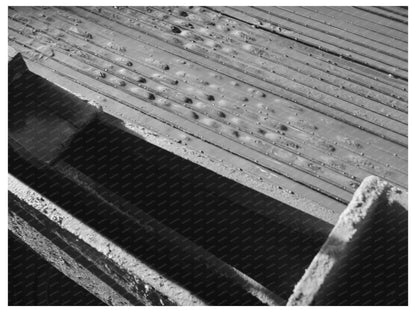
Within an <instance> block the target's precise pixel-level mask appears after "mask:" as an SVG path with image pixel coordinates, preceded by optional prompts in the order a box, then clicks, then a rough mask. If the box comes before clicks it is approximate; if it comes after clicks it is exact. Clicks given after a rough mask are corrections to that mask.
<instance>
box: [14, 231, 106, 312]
mask: <svg viewBox="0 0 416 312" xmlns="http://www.w3.org/2000/svg"><path fill="white" fill-rule="evenodd" d="M8 243H9V244H8V245H9V247H8V248H9V252H8V253H9V255H8V262H9V264H8V276H9V287H8V296H9V300H8V301H9V302H8V304H9V305H10V306H77V305H93V306H103V305H105V304H104V303H103V302H102V301H101V300H99V299H97V298H96V297H95V296H94V295H92V294H90V293H89V292H88V291H87V290H85V289H84V288H83V287H81V286H79V285H78V284H77V283H75V282H74V281H73V280H71V279H69V278H68V277H66V276H65V275H64V274H62V273H61V272H60V271H58V270H57V269H55V268H54V267H53V266H52V265H51V264H49V263H48V262H47V261H45V260H44V259H43V258H42V257H41V256H39V255H38V254H37V253H36V252H35V251H33V250H32V249H31V248H29V247H28V246H27V245H26V244H25V243H24V242H22V241H21V240H20V239H19V238H17V237H16V236H14V235H13V234H12V233H11V232H9V235H8Z"/></svg>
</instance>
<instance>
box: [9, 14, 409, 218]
mask: <svg viewBox="0 0 416 312" xmlns="http://www.w3.org/2000/svg"><path fill="white" fill-rule="evenodd" d="M220 10H227V12H228V13H230V14H228V15H227V16H224V15H221V14H218V13H216V12H214V11H212V10H208V9H203V8H202V9H201V8H193V9H187V8H173V9H170V8H117V9H110V8H63V9H54V8H45V9H43V8H42V9H41V8H24V7H22V8H16V9H11V11H10V16H11V19H10V20H9V27H10V37H11V38H10V40H11V41H10V42H11V44H12V45H13V46H14V47H19V49H21V50H22V51H24V53H25V55H26V56H27V57H29V58H30V59H31V61H32V62H34V63H39V64H42V65H43V66H46V68H49V69H51V70H58V73H60V74H61V75H62V76H63V77H67V79H69V80H74V81H79V85H78V88H81V86H85V87H89V88H90V89H91V87H92V90H96V91H97V92H98V93H99V94H100V96H104V97H107V98H108V97H109V96H110V95H111V94H116V97H117V98H119V99H120V100H121V99H122V100H123V102H125V103H129V105H132V106H131V107H137V104H134V103H138V102H137V100H138V99H140V101H141V102H140V103H141V104H140V105H139V107H140V109H141V110H143V112H150V111H153V112H154V113H155V114H156V115H157V116H158V119H160V117H161V116H164V117H163V122H167V123H172V122H173V123H174V124H175V126H176V127H179V128H181V129H184V125H187V127H188V128H187V130H186V131H187V132H188V133H192V134H196V135H197V136H198V137H200V138H202V139H203V140H205V141H208V142H210V143H211V144H212V143H214V142H215V143H216V144H218V145H219V147H220V148H223V149H226V150H228V151H230V152H233V153H237V154H238V155H240V156H242V157H244V158H245V159H247V160H249V161H252V162H254V163H255V162H256V161H257V164H260V165H262V166H263V167H264V169H267V170H272V171H273V172H274V173H278V174H280V175H282V176H283V177H285V178H287V179H289V180H292V181H293V182H294V183H295V184H298V186H297V187H296V189H295V190H294V192H295V193H301V191H300V190H301V189H303V188H304V187H305V186H306V188H309V189H310V191H309V192H308V195H307V196H311V197H310V198H313V201H316V202H319V203H325V202H326V201H327V203H328V204H327V205H325V206H326V207H327V209H330V210H332V208H331V206H332V205H333V201H332V200H330V199H329V197H331V198H332V199H335V200H340V201H341V202H342V203H344V204H345V203H347V202H348V200H349V198H350V197H351V195H352V193H353V191H354V189H355V188H356V187H357V185H358V183H359V182H360V181H361V180H362V179H363V178H364V177H365V176H367V175H369V174H377V175H379V176H383V177H385V178H386V179H388V180H389V181H390V182H392V183H395V184H397V185H400V186H402V187H404V188H406V187H407V102H406V101H407V96H406V94H407V91H406V89H401V90H400V88H399V86H403V85H405V83H403V81H399V80H397V79H394V78H393V77H387V75H384V74H382V73H379V74H378V76H377V75H375V73H376V70H375V69H370V68H366V69H365V66H363V65H357V64H354V61H353V60H339V61H338V60H337V61H336V62H335V61H334V62H332V61H331V62H332V63H328V62H327V61H326V60H327V59H326V58H327V57H328V59H331V60H332V59H333V58H332V57H331V56H330V55H329V54H328V53H326V52H324V53H323V54H322V51H320V50H319V49H318V48H313V47H309V46H305V45H304V44H303V43H299V42H294V41H293V40H291V39H288V38H284V37H281V36H280V35H278V34H272V33H270V32H266V31H264V30H263V29H256V28H251V27H250V25H249V24H250V23H247V22H246V21H241V20H240V19H239V18H238V16H237V15H235V14H234V15H232V14H231V12H235V9H233V10H229V9H225V8H221V9H220ZM250 10H251V11H250V12H254V11H252V9H250ZM272 10H273V12H275V13H277V12H281V9H275V8H272ZM279 10H280V11H279ZM257 11H258V10H257ZM257 11H256V12H257ZM302 12H303V13H305V11H302ZM279 14H280V13H279ZM299 16H300V15H299ZM38 17H40V18H38ZM292 17H293V16H292ZM297 18H300V17H297ZM302 18H303V17H302ZM210 20H211V22H209V21H210ZM300 21H301V20H299V22H300ZM302 21H303V20H302ZM211 23H214V25H212V24H211ZM227 23H228V24H229V27H230V28H234V27H237V26H238V27H241V29H242V30H243V31H244V33H245V35H247V37H246V38H248V39H245V40H248V42H245V40H244V38H243V37H242V36H241V34H242V33H238V35H235V36H233V37H230V34H229V31H227V30H226V24H227ZM75 24H76V25H75ZM188 24H191V26H189V25H188ZM175 27H176V28H175ZM320 27H321V26H320ZM322 27H324V28H322V29H321V30H322V31H323V32H325V29H328V31H329V30H330V31H333V30H331V27H330V25H325V26H322ZM172 29H175V30H176V29H178V30H179V32H180V34H179V35H178V34H175V32H172V31H171V30H172ZM204 29H205V30H204ZM115 33H116V34H117V36H116V37H115V36H114V34H115ZM236 34H237V33H236ZM345 35H347V33H345ZM252 37H255V38H256V39H257V40H252V39H250V38H252ZM273 39H276V45H270V44H268V43H267V42H270V40H272V41H271V42H273ZM192 41H195V42H192ZM179 42H180V43H179ZM215 42H217V43H218V42H220V43H221V47H218V46H216V45H215ZM368 43H369V42H368ZM291 44H294V46H293V47H295V48H294V49H293V47H292V46H291ZM372 44H373V43H372ZM45 45H50V46H53V49H54V56H53V57H51V58H50V59H44V58H42V59H37V58H36V57H31V55H32V54H33V53H34V51H38V49H39V48H40V47H42V46H45ZM267 47H269V48H268V49H266V48H267ZM373 47H375V46H373ZM245 48H246V49H245ZM256 49H257V50H256ZM280 49H284V50H282V51H293V53H292V54H291V56H290V57H286V56H285V52H279V51H280ZM233 51H234V52H233ZM309 51H312V52H314V53H313V54H312V56H311V55H309V54H310V52H309ZM259 52H261V53H259ZM361 52H362V53H365V50H362V51H361ZM396 52H397V51H396ZM207 53H209V57H207V56H208V54H207ZM325 53H326V54H325ZM292 55H293V56H292ZM322 55H324V56H322ZM334 60H335V59H334ZM338 62H339V63H338ZM349 66H354V67H353V68H354V70H353V71H352V75H351V77H353V80H350V78H349V76H350V75H349V73H350V71H349V69H350V67H349ZM36 68H37V70H40V71H44V70H48V69H46V68H45V69H42V67H38V66H37V67H36ZM322 68H328V69H327V70H322ZM271 69H273V70H271ZM329 69H330V70H329ZM364 70H365V71H364ZM370 77H373V78H371V80H370ZM374 77H376V78H377V79H374ZM140 81H142V82H140ZM370 81H372V82H370ZM389 81H391V84H390V85H389ZM368 83H370V84H371V85H372V86H373V85H374V87H371V88H369V87H368ZM223 85H230V86H231V87H229V88H228V87H227V88H225V87H222V86H223ZM340 86H341V87H340ZM76 88H77V87H76V85H75V86H74V89H73V90H72V92H76ZM109 88H110V89H109ZM87 89H88V88H87ZM109 90H112V91H111V92H109ZM83 92H87V91H83ZM88 92H89V91H88ZM391 92H393V93H391ZM110 93H111V94H110ZM149 97H150V98H149ZM246 98H247V100H248V102H245V99H246ZM156 115H153V116H156ZM282 129H283V130H282ZM286 129H287V130H286ZM203 133H204V134H203ZM214 137H216V138H219V140H214V139H213V138H214ZM230 147H231V148H230ZM212 156H214V155H212ZM260 176H261V177H262V178H266V175H263V174H261V175H260ZM302 192H303V191H302ZM314 192H315V193H316V195H313V196H312V194H313V193H314ZM305 194H306V193H305ZM325 198H326V199H325Z"/></svg>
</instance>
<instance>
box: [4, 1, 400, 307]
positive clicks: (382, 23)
mask: <svg viewBox="0 0 416 312" xmlns="http://www.w3.org/2000/svg"><path fill="white" fill-rule="evenodd" d="M380 10H381V11H380ZM405 16H407V9H403V8H398V7H396V8H381V9H380V8H371V7H370V8H349V7H325V8H308V7H285V8H276V7H273V8H268V7H267V8H266V7H257V8H247V7H238V8H237V7H236V8H228V7H218V8H203V7H130V8H126V7H82V8H79V7H61V8H53V7H46V8H41V7H30V8H29V7H16V8H9V45H10V46H11V47H12V49H11V50H10V51H9V60H10V57H12V56H13V55H15V53H16V52H20V53H21V55H23V58H24V59H25V61H26V62H27V65H28V67H29V69H30V71H32V72H33V73H30V74H29V75H21V74H19V71H17V73H18V74H14V73H13V75H12V77H13V78H12V79H9V80H10V81H12V82H13V84H12V85H11V88H12V91H13V92H11V94H12V98H11V99H9V106H10V103H12V110H11V117H12V118H9V119H11V120H12V123H11V124H9V130H10V128H11V130H12V131H11V136H9V139H10V137H11V138H12V139H13V140H12V141H9V142H10V143H11V145H13V146H14V148H15V149H16V146H29V149H28V150H29V153H27V150H26V151H24V153H23V152H22V151H21V150H19V149H18V148H17V149H16V151H17V152H19V153H20V156H22V155H23V156H24V157H27V156H28V155H29V157H33V156H34V157H35V158H38V159H40V160H41V161H43V162H47V163H48V162H49V163H51V162H52V160H56V159H57V156H58V155H60V152H61V151H62V150H63V149H62V148H61V147H58V146H57V144H56V142H58V143H60V142H62V143H64V145H65V148H67V151H66V153H65V155H63V158H64V160H65V161H66V162H68V163H70V165H71V166H73V167H74V168H75V169H76V170H79V172H82V173H83V174H85V175H87V176H88V177H89V178H90V179H93V181H94V183H97V184H101V185H104V186H105V188H106V189H108V190H109V191H110V192H112V193H115V194H117V195H118V196H121V197H122V198H124V199H127V200H128V201H130V202H131V203H132V204H133V206H134V205H136V206H137V207H138V206H140V209H143V211H145V212H146V213H147V214H149V215H151V216H152V217H154V218H155V219H157V220H158V221H160V222H161V223H163V224H164V225H165V226H168V227H169V228H171V229H173V230H174V231H176V232H178V233H180V234H181V235H183V236H184V237H186V238H187V239H188V240H191V241H192V242H193V243H195V244H197V245H198V246H200V247H202V248H204V249H206V250H207V251H209V252H210V253H212V254H213V255H214V256H215V257H217V258H218V259H220V260H221V261H224V262H225V263H227V265H230V266H232V267H235V268H236V269H238V270H240V273H241V272H242V273H243V274H246V275H244V276H246V277H249V278H251V279H252V280H251V281H253V282H250V283H248V285H250V286H252V289H251V291H250V292H251V293H252V294H257V297H261V295H262V294H263V288H262V287H267V288H268V289H270V290H271V291H272V292H274V293H275V294H277V297H278V298H279V297H281V298H283V299H284V300H286V299H287V298H288V297H289V296H290V293H291V290H292V289H293V286H294V285H295V283H296V282H297V281H298V280H299V278H300V277H301V275H302V273H303V270H304V269H306V268H307V266H308V264H309V263H310V261H311V260H312V258H313V256H314V255H315V254H316V252H317V251H318V250H319V247H320V246H321V244H322V243H323V242H324V240H325V236H326V234H327V233H328V232H329V230H330V228H331V224H332V225H333V224H335V223H336V221H337V220H338V217H339V215H340V214H341V212H342V211H343V210H344V208H345V206H346V205H347V203H348V202H349V201H350V199H351V197H352V194H353V193H354V191H355V190H356V188H357V187H358V186H359V184H360V182H361V181H362V180H363V179H364V178H365V177H366V176H368V175H369V174H374V175H378V176H380V177H383V178H384V179H386V180H387V181H389V183H392V184H393V185H395V186H398V187H400V188H403V189H406V188H407V110H408V106H407V17H405ZM13 49H15V51H13ZM9 69H10V67H9ZM9 73H10V72H9ZM9 76H10V74H9ZM43 78H45V79H47V80H49V81H51V82H53V83H54V84H56V85H58V86H60V87H62V88H64V89H66V90H67V91H69V93H72V94H73V95H76V96H77V97H78V98H81V99H82V100H83V101H81V102H79V99H74V98H72V99H71V97H70V96H69V99H68V95H66V97H62V100H63V99H65V100H63V101H61V97H60V96H58V97H56V96H55V97H53V96H50V95H51V94H54V93H55V94H59V95H63V94H64V93H62V92H61V91H59V92H57V91H58V88H57V87H56V86H52V85H51V84H49V83H46V82H45V81H44V80H43ZM10 81H9V82H10ZM39 86H42V88H40V89H42V90H43V89H47V90H49V92H43V93H42V92H34V93H32V94H31V93H30V92H28V90H32V92H33V90H35V89H36V88H37V87H39ZM23 90H24V92H23V95H22V92H21V91H23ZM19 92H20V94H19ZM9 93H10V92H9ZM33 95H34V96H33ZM25 96H26V98H25ZM27 97H29V98H30V99H31V101H29V102H27ZM10 100H11V101H10ZM73 102H76V103H77V105H75V106H74V107H75V109H73V108H72V109H71V105H72V103H73ZM40 104H41V105H40ZM90 104H92V105H93V106H94V107H95V108H94V109H92V111H94V112H95V110H96V108H97V107H98V108H99V110H101V111H104V112H105V113H108V114H110V115H112V116H114V117H116V120H117V123H118V124H117V126H116V127H109V128H108V127H107V126H105V125H101V124H99V123H98V124H96V123H93V124H89V121H90V120H91V118H90V117H91V116H94V115H90V116H88V114H84V112H85V111H86V110H89V109H91V107H89V105H90ZM77 107H79V108H81V109H77ZM84 109H85V111H84ZM68 113H69V114H68ZM62 114H63V115H62ZM50 116H52V118H49V117H50ZM9 117H10V116H9ZM46 120H49V122H47V123H44V122H45V121H46ZM87 123H88V125H87ZM10 125H11V127H10ZM46 125H49V129H48V128H47V127H46ZM31 129H32V130H35V131H34V132H31ZM58 129H60V130H59V131H57V130H58ZM120 130H121V131H120ZM65 131H67V133H66V134H65ZM54 132H55V133H59V135H61V137H60V138H59V137H58V136H56V135H55V134H54ZM127 132H129V133H130V134H133V135H134V136H136V137H139V138H140V139H138V140H134V139H132V138H131V136H130V135H128V134H127ZM75 133H77V134H79V135H77V136H75V135H74V134H75ZM34 138H35V139H36V140H38V141H36V140H33V139H34ZM74 138H75V139H74ZM141 139H144V140H145V141H147V142H150V143H152V144H155V145H157V146H159V147H162V148H163V149H165V150H168V151H170V152H173V153H174V154H176V155H179V156H180V157H183V158H186V159H189V160H190V161H192V162H193V163H197V164H200V165H202V166H203V167H205V168H208V169H210V170H212V171H214V172H216V173H219V174H220V175H222V176H225V177H227V178H230V179H232V180H234V181H237V182H239V183H242V184H243V185H245V186H248V187H250V188H252V189H255V190H257V191H259V192H262V193H263V194H266V195H267V196H270V198H269V197H267V196H264V195H263V194H259V193H256V192H254V191H252V190H249V189H245V188H243V187H242V186H241V185H237V184H233V183H231V182H230V181H227V180H226V179H225V181H224V180H221V178H222V177H216V176H215V175H213V174H212V172H209V171H206V170H205V169H204V168H202V169H201V168H198V167H197V166H195V165H194V164H189V163H187V162H183V161H181V160H180V159H176V158H175V157H173V156H172V155H169V153H167V152H166V151H162V150H160V149H158V148H156V147H155V146H152V145H150V144H148V143H147V142H143V141H141ZM15 141H17V142H18V144H17V145H14V142H15ZM43 143H46V144H43ZM69 143H70V144H69ZM115 146H117V148H115ZM45 147H46V148H45ZM53 148H56V151H54V149H53ZM42 149H43V150H42ZM21 152H22V153H21ZM60 156H61V155H60ZM13 157H14V156H13ZM179 164H180V165H179ZM11 168H12V171H13V174H16V175H18V176H19V178H20V179H24V180H25V181H29V182H30V184H29V185H30V186H31V187H32V186H36V188H38V189H39V190H42V192H44V193H46V194H48V196H51V198H53V199H54V201H57V202H59V203H60V207H61V206H62V207H64V211H65V210H68V211H70V213H71V214H75V215H78V216H81V217H82V221H83V222H85V223H87V224H89V225H93V226H95V230H97V229H98V230H99V233H100V234H103V233H105V235H107V236H110V237H111V238H112V239H114V240H115V242H116V247H118V246H120V247H122V249H123V250H127V251H129V252H132V255H134V257H137V258H138V259H143V258H145V259H146V261H147V262H148V263H150V264H151V265H155V267H156V270H155V271H156V272H155V276H158V274H161V273H160V272H163V274H166V278H167V280H169V281H176V282H177V281H179V284H181V283H182V286H183V287H184V288H183V289H182V290H181V291H180V293H181V295H177V296H174V295H172V291H171V290H170V289H169V287H167V288H166V287H164V285H162V284H158V283H154V282H152V283H151V285H153V287H155V288H156V289H158V290H160V292H161V293H162V294H168V297H169V298H173V299H172V300H174V299H177V298H179V299H178V303H179V304H187V303H189V302H188V301H187V300H188V299H189V298H188V297H187V295H186V294H188V293H187V291H190V293H192V294H193V292H194V291H195V293H196V294H197V296H199V297H201V298H203V300H201V301H199V299H198V298H197V299H195V300H196V301H192V300H191V299H189V300H191V301H192V304H194V303H197V304H205V303H208V304H217V305H218V304H245V305H256V304H260V302H259V301H258V300H257V299H256V298H254V297H253V296H251V295H248V293H247V292H243V291H242V290H241V288H240V286H241V284H240V285H238V283H237V284H235V283H233V282H230V280H226V279H224V278H223V277H219V276H218V275H215V274H213V273H212V271H213V270H212V267H209V266H206V265H205V264H203V263H202V262H199V263H196V262H192V261H190V262H189V263H186V262H187V260H188V259H189V258H187V257H184V258H183V259H179V258H180V256H178V251H177V250H175V248H174V246H172V245H171V244H166V242H165V241H163V240H161V239H160V240H159V239H155V240H153V238H152V239H151V240H149V241H146V239H143V238H142V237H141V236H143V234H146V235H148V232H146V231H142V230H143V229H137V230H132V229H131V228H130V227H131V226H132V224H134V222H132V220H138V219H140V218H138V216H140V214H137V215H135V214H134V213H132V212H131V211H132V210H133V209H130V210H129V211H128V213H127V215H128V218H130V219H129V220H126V218H125V217H120V215H119V214H117V213H115V212H114V211H112V210H111V209H110V210H109V209H105V210H103V211H101V212H100V209H99V208H100V206H97V207H98V208H94V209H91V207H92V205H93V204H91V202H90V203H88V199H80V198H79V196H76V197H73V196H72V195H69V196H67V195H68V194H73V193H71V191H69V190H70V189H71V190H72V189H73V188H71V187H70V186H69V184H63V185H60V186H56V185H53V184H52V185H48V183H45V182H46V181H51V179H49V180H48V178H47V177H44V176H42V175H43V174H45V172H44V171H42V170H38V171H37V170H32V169H28V168H26V167H22V166H21V163H20V162H19V161H14V159H13V161H12V165H11ZM57 168H58V167H55V169H56V170H58V169H57ZM46 172H47V171H46ZM33 176H39V177H40V178H39V179H37V178H34V177H33ZM132 176H133V178H132ZM158 177H159V178H158ZM178 180H179V181H181V182H180V183H177V181H178ZM81 193H82V192H81ZM81 193H80V194H81ZM213 194H215V195H213ZM394 194H397V193H394ZM70 197H71V198H70ZM86 198H89V197H88V196H86ZM389 198H390V197H389ZM273 199H275V200H278V201H279V202H278V201H275V200H273ZM389 205H390V203H389ZM391 205H392V206H393V207H396V205H395V204H394V202H392V203H391ZM290 206H291V207H290ZM82 207H84V209H81V208H82ZM293 207H294V208H295V209H294V208H293ZM396 208H397V207H396ZM123 209H124V207H123ZM397 209H398V208H397ZM81 210H83V211H81ZM399 210H400V209H399ZM68 211H67V212H68ZM104 211H105V212H106V213H104ZM126 212H127V210H126V211H122V214H124V213H126ZM90 214H91V215H94V218H91V215H90ZM399 215H401V214H399ZM322 220H323V221H324V222H322ZM406 220H407V217H406V218H404V217H403V218H397V219H395V221H397V222H405V221H406ZM259 224H261V226H259ZM145 227H146V226H145ZM145 227H144V228H145ZM402 229H404V227H402ZM374 232H375V233H377V234H378V237H382V235H381V234H382V233H380V232H377V231H374ZM138 234H139V235H138ZM370 234H371V233H370ZM174 237H176V236H174ZM368 237H373V236H371V235H368ZM392 237H395V240H396V241H397V242H398V243H397V244H392V245H393V246H396V247H395V248H396V249H397V250H394V251H392V250H391V249H388V248H387V249H388V250H389V251H388V253H397V254H402V253H403V250H405V249H404V248H403V239H402V237H403V233H397V235H396V236H392ZM91 238H92V236H91V237H83V239H86V240H87V239H91ZM146 238H147V236H146ZM386 241H388V240H386ZM182 243H183V242H182ZM75 245H77V244H75ZM183 245H184V246H186V243H183ZM341 246H342V244H341ZM360 246H361V245H360ZM377 246H378V245H377ZM101 247H102V246H101ZM101 247H100V248H101ZM338 247H339V246H338ZM373 247H374V246H373V245H372V244H371V243H370V245H369V247H368V248H373ZM106 248H107V247H106ZM107 249H111V251H113V250H112V248H110V247H108V248H107ZM107 249H104V251H108V250H107ZM341 249H342V248H341ZM105 254H106V256H108V255H107V253H106V252H105ZM109 254H110V255H112V254H113V253H112V252H109ZM351 254H360V248H358V247H357V248H356V250H355V251H354V252H351ZM370 254H371V255H366V254H360V257H359V258H360V259H372V258H373V257H372V255H373V254H372V253H370ZM380 254H382V253H380V251H378V252H377V253H376V256H377V255H380ZM191 258H192V257H191ZM376 258H377V259H380V257H379V256H377V257H376ZM123 259H124V258H123V257H122V259H121V260H120V261H122V265H123V264H125V263H124V262H123V261H124V260H123ZM353 259H356V257H353ZM378 261H380V260H378ZM184 263H186V265H183V264H184ZM329 263H331V260H329ZM343 263H346V262H345V261H344V262H343ZM369 263H370V267H371V261H370V262H369ZM388 263H390V262H388V261H387V264H388ZM119 264H120V263H119ZM366 265H368V263H367V264H365V263H364V265H363V267H366ZM373 266H374V265H373ZM214 267H215V266H214ZM329 267H331V264H329ZM215 268H216V267H215ZM403 268H404V266H401V268H400V269H399V271H398V274H401V275H403ZM113 269H114V267H112V270H113ZM216 269H217V268H216ZM325 269H328V267H325ZM344 270H345V268H344ZM400 270H401V271H400ZM219 271H221V270H219ZM367 271H368V269H367ZM217 272H218V271H217ZM113 273H114V271H113ZM360 273H361V272H359V273H357V272H353V271H351V274H347V278H345V279H344V280H345V282H344V283H338V285H339V284H342V285H344V286H345V285H346V286H345V287H344V288H345V289H349V291H346V290H345V289H344V291H342V290H341V291H335V289H337V288H336V287H335V286H337V284H335V286H334V285H331V287H332V288H331V287H330V288H329V289H330V290H332V292H331V291H326V292H325V293H326V294H328V295H327V296H316V297H314V298H315V304H319V303H321V304H328V303H329V304H340V303H344V304H352V303H354V302H355V303H358V304H360V303H362V302H363V301H365V300H363V298H364V299H365V296H364V295H363V296H362V298H361V300H360V298H358V297H354V296H353V294H355V293H356V292H357V291H356V290H354V289H353V288H354V287H350V286H351V285H354V281H355V280H356V279H358V278H359V277H360V275H361V276H365V275H363V274H360ZM114 274H115V275H116V276H117V278H118V281H117V283H119V284H123V285H124V287H127V289H129V291H130V292H131V293H133V295H137V293H136V292H137V289H135V288H134V287H135V286H132V285H136V284H135V281H133V282H132V281H131V280H129V281H127V282H126V281H124V278H123V276H124V275H123V273H120V272H116V273H114ZM163 274H162V275H163ZM376 274H378V272H376ZM220 275H221V274H220ZM393 275H394V274H393ZM348 276H354V278H350V279H349V278H348ZM403 276H404V275H403ZM328 280H329V279H328ZM386 281H387V282H385V283H384V284H383V283H381V284H382V286H381V289H382V290H385V289H394V291H392V294H393V295H391V294H389V295H386V296H384V300H385V301H383V300H379V301H378V302H376V304H383V303H387V304H389V303H391V302H399V303H400V304H402V303H403V302H404V301H403V300H404V299H403V298H404V296H405V294H406V293H407V289H405V288H406V287H405V286H406V284H405V283H402V284H401V285H397V280H395V279H394V278H392V279H391V280H390V279H389V278H386ZM390 281H392V284H391V285H393V286H391V285H389V284H388V283H389V282H390ZM256 283H259V284H256ZM348 283H350V284H348ZM395 283H396V284H395ZM318 284H319V283H318ZM253 285H259V286H261V287H258V288H257V287H256V286H253ZM327 285H328V283H327V284H325V285H324V286H327ZM361 285H366V284H365V283H361ZM347 286H348V287H347ZM356 288H357V287H356ZM321 289H323V288H321ZM351 289H353V290H352V291H351ZM371 289H373V293H371V292H370V294H369V292H366V293H365V294H366V296H367V301H365V302H367V303H370V304H373V303H374V298H377V297H374V298H371V296H372V295H374V293H376V292H377V291H379V290H380V286H378V288H377V287H374V288H371ZM145 290H146V291H147V288H145ZM141 291H142V289H141V288H140V287H139V293H141ZM182 291H183V292H184V293H185V295H184V296H185V297H183V296H182V294H183V293H182ZM361 293H364V292H361ZM379 293H380V292H379ZM381 293H382V292H381ZM258 294H260V296H259V295H258ZM351 294H352V295H351ZM140 296H141V295H140ZM140 296H139V297H140ZM155 296H156V297H155ZM155 296H151V298H150V299H149V298H147V299H146V298H145V299H143V298H142V297H140V298H139V301H140V300H142V301H143V300H144V303H145V304H149V302H150V304H166V303H170V302H161V301H158V298H159V297H158V296H159V295H155ZM301 297H302V296H301ZM155 298H156V299H155ZM191 298H192V295H191ZM136 300H137V298H136ZM302 300H307V299H306V297H303V299H302ZM371 300H373V301H371ZM389 300H390V301H389ZM395 300H396V301H395ZM262 301H263V303H268V304H270V303H272V304H281V302H280V301H279V300H277V301H274V302H273V301H268V299H267V297H266V300H264V297H263V300H262Z"/></svg>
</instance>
